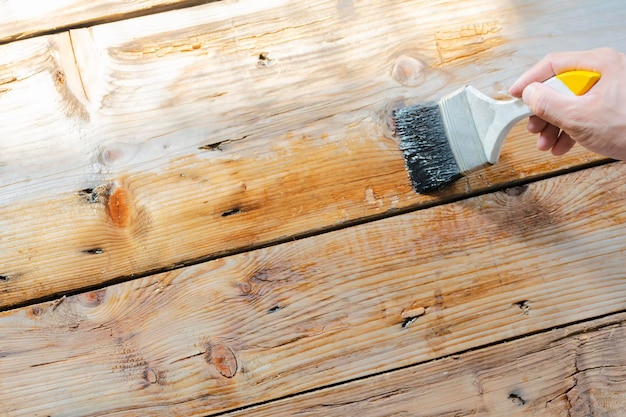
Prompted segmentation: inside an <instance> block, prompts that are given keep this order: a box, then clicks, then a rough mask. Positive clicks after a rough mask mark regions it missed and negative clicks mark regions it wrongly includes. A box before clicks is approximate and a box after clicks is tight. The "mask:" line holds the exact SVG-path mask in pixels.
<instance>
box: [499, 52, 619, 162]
mask: <svg viewBox="0 0 626 417" xmlns="http://www.w3.org/2000/svg"><path fill="white" fill-rule="evenodd" d="M571 70H589V71H595V72H598V73H600V74H601V77H600V79H599V80H598V82H597V83H596V84H595V85H594V86H593V87H592V88H591V90H589V91H588V92H587V93H586V94H584V95H582V96H567V95H564V94H561V93H558V92H556V91H555V90H554V89H552V88H550V87H548V86H547V85H544V84H542V83H541V82H543V81H545V80H547V79H548V78H551V77H553V76H554V75H555V74H560V73H562V72H565V71H571ZM509 92H510V94H511V95H512V96H514V97H521V98H522V99H523V100H524V102H525V103H526V104H527V105H528V106H529V107H530V109H531V110H532V111H533V113H534V114H535V115H534V116H531V117H530V118H529V119H528V131H529V132H531V133H538V134H539V139H538V140H537V148H538V149H540V150H542V151H547V150H551V151H552V154H554V155H563V154H565V153H567V152H568V151H569V150H570V149H571V148H572V147H573V146H574V144H576V143H579V144H580V145H582V146H584V147H585V148H587V149H589V150H590V151H593V152H596V153H599V154H601V155H604V156H608V157H610V158H614V159H620V160H626V55H624V54H623V53H621V52H618V51H616V50H614V49H610V48H600V49H594V50H590V51H579V52H560V53H553V54H549V55H547V56H546V57H545V58H543V59H542V60H540V61H539V62H538V63H537V64H535V66H533V67H532V68H531V69H529V70H528V71H526V72H525V73H524V74H523V75H522V76H521V77H520V78H519V79H518V80H517V81H516V82H515V83H514V84H513V85H512V86H511V88H510V90H509Z"/></svg>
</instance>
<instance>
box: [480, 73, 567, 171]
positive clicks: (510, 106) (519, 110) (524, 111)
mask: <svg viewBox="0 0 626 417" xmlns="http://www.w3.org/2000/svg"><path fill="white" fill-rule="evenodd" d="M544 84H545V85H548V86H550V87H552V88H554V89H555V90H557V91H558V92H559V93H561V94H566V95H569V96H574V95H575V94H574V93H573V92H572V91H571V90H570V89H569V88H568V87H567V86H566V85H565V84H564V83H563V82H562V81H561V80H559V79H558V78H557V77H552V78H550V79H549V80H547V81H544ZM468 88H469V87H468ZM474 90H475V91H472V93H473V94H480V95H481V96H482V97H481V100H483V101H486V104H487V106H488V107H489V108H490V110H492V111H493V113H492V112H491V111H489V112H486V113H485V112H484V111H481V112H473V113H474V118H475V119H474V120H475V122H476V128H477V130H479V132H478V134H479V137H481V138H482V141H483V149H484V150H485V156H486V157H487V161H488V162H489V163H491V164H494V163H496V162H497V161H498V158H499V157H500V151H501V150H502V145H503V144H504V139H505V138H506V136H507V135H508V134H509V132H510V131H511V129H512V128H513V126H514V125H515V124H516V123H517V122H519V121H520V120H521V119H523V118H525V117H528V116H531V115H532V114H533V112H532V111H531V110H530V108H529V107H528V106H527V105H526V103H524V101H523V100H522V99H515V100H507V101H502V100H494V99H492V98H491V97H487V96H485V95H483V94H482V93H480V91H478V90H476V89H474ZM483 106H484V104H483ZM489 113H491V114H489ZM494 113H495V114H494ZM481 114H482V116H484V117H482V118H483V119H487V118H488V119H489V120H480V119H481ZM476 117H478V120H477V119H476ZM482 129H484V131H483V132H481V131H480V130H482Z"/></svg>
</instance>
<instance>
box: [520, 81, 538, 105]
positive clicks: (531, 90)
mask: <svg viewBox="0 0 626 417" xmlns="http://www.w3.org/2000/svg"><path fill="white" fill-rule="evenodd" d="M535 90H536V88H535V86H534V85H532V84H530V85H528V86H526V88H524V91H522V100H524V103H526V104H529V103H530V101H531V99H532V97H533V94H535Z"/></svg>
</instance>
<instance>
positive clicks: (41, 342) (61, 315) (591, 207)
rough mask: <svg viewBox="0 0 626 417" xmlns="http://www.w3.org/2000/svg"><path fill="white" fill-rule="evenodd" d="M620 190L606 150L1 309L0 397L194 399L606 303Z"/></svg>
mask: <svg viewBox="0 0 626 417" xmlns="http://www.w3.org/2000/svg"><path fill="white" fill-rule="evenodd" d="M625 198H626V164H622V163H615V164H611V165H607V166H603V167H598V168H594V169H588V170H584V171H581V172H577V173H572V174H568V175H564V176H560V177H555V178H551V179H547V180H544V181H539V182H535V183H532V184H530V185H528V186H524V187H518V188H513V189H509V190H505V191H502V192H495V193H490V194H486V195H482V196H479V197H475V198H471V199H466V200H462V201H458V202H455V203H451V204H446V205H441V206H437V207H433V208H430V209H427V210H421V211H417V212H413V213H408V214H404V215H401V216H395V217H391V218H387V219H383V220H380V221H376V222H370V223H367V224H364V225H360V226H355V227H351V228H347V229H344V230H339V231H335V232H332V233H326V234H323V235H318V236H315V237H311V238H308V239H302V240H298V241H295V242H289V243H285V244H282V245H277V246H273V247H268V248H264V249H259V250H256V251H252V252H248V253H242V254H239V255H235V256H231V257H227V258H222V259H217V260H214V261H211V262H207V263H204V264H202V265H197V266H193V267H188V268H184V269H180V270H177V271H171V272H168V273H164V274H160V275H154V276H150V277H146V278H142V279H137V280H133V281H130V282H126V283H123V284H119V285H116V286H112V287H109V288H106V289H102V290H99V291H96V292H91V293H85V294H80V295H76V296H71V297H65V298H60V299H58V300H56V301H54V302H49V303H44V304H39V305H33V306H29V307H24V308H21V309H18V310H14V311H8V312H4V313H0V340H2V344H0V372H2V374H1V375H0V404H3V405H5V407H6V409H8V410H9V411H8V412H9V413H12V414H15V415H32V414H34V413H39V414H41V415H64V414H65V413H70V411H71V413H73V414H76V415H96V414H97V415H104V414H110V415H116V414H117V415H128V414H131V415H133V413H134V414H135V415H142V416H146V415H154V416H157V415H171V414H182V415H207V414H210V413H216V412H221V411H225V410H229V409H233V408H237V407H241V406H245V405H250V404H255V403H259V402H263V401H268V400H271V399H275V398H281V397H284V396H286V395H291V394H295V393H298V392H302V391H306V390H310V389H314V388H317V387H323V386H328V385H331V384H337V383H340V382H344V381H348V380H351V379H354V378H361V377H364V376H367V375H372V374H375V373H378V372H386V371H390V370H393V369H398V368H401V367H404V366H408V365H411V364H416V363H420V362H424V361H428V360H431V359H434V358H439V357H442V356H446V355H451V354H454V353H457V352H461V351H466V350H468V349H474V348H478V347H480V346H485V345H489V344H493V343H497V342H501V341H503V340H509V339H513V338H516V337H519V336H523V335H527V334H530V333H533V332H539V331H543V330H545V329H550V328H553V327H558V326H564V325H566V324H568V323H575V322H578V321H583V320H587V319H590V318H593V317H598V316H603V315H607V314H611V313H616V312H620V311H623V308H624V298H625V297H626V281H625V280H624V259H625V255H626V234H625V233H624V225H625V224H626V215H625V213H624V210H623V202H624V199H625ZM551 369H552V368H551ZM580 369H583V368H582V367H581V368H580ZM607 371H609V370H608V369H607ZM590 375H591V374H590ZM520 395H522V394H520ZM524 395H528V394H524Z"/></svg>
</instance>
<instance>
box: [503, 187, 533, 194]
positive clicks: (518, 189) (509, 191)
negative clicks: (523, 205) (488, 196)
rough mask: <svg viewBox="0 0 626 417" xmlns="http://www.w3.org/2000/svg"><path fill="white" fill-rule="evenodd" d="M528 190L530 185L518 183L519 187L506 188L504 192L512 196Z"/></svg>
mask: <svg viewBox="0 0 626 417" xmlns="http://www.w3.org/2000/svg"><path fill="white" fill-rule="evenodd" d="M526 190H528V185H518V186H517V187H511V188H505V189H504V190H502V192H503V193H504V194H506V195H510V196H511V197H518V196H520V195H522V194H524V193H525V192H526Z"/></svg>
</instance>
